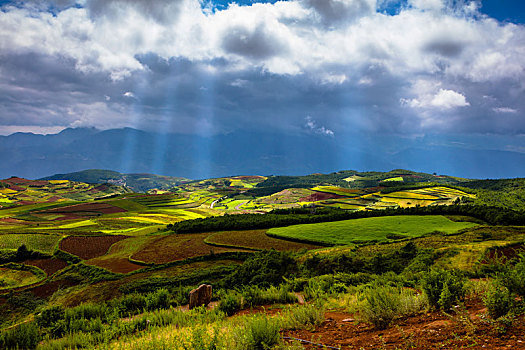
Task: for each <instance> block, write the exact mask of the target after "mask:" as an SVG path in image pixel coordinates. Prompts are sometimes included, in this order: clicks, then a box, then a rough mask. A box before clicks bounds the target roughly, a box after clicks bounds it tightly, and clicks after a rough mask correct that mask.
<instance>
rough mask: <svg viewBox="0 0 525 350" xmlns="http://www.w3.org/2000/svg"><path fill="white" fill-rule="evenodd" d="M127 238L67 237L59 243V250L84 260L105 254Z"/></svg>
mask: <svg viewBox="0 0 525 350" xmlns="http://www.w3.org/2000/svg"><path fill="white" fill-rule="evenodd" d="M125 238H128V236H69V237H66V238H64V239H63V240H61V241H60V249H61V250H63V251H65V252H68V253H71V254H74V255H76V256H78V257H80V258H82V259H84V260H88V259H93V258H96V257H97V256H101V255H104V254H106V252H107V251H108V249H109V247H111V245H113V243H116V242H118V241H120V240H123V239H125Z"/></svg>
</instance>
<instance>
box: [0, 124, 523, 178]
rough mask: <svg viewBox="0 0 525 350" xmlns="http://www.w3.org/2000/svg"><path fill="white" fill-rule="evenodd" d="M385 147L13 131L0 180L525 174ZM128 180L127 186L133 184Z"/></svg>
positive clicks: (492, 163) (253, 137) (516, 163)
mask: <svg viewBox="0 0 525 350" xmlns="http://www.w3.org/2000/svg"><path fill="white" fill-rule="evenodd" d="M388 142H389V145H387V144H386V141H385V140H382V139H381V138H377V137H375V138H367V137H366V136H363V135H359V134H356V135H353V136H346V137H341V136H335V137H326V136H322V135H312V134H306V133H297V134H295V135H288V134H286V135H285V134H269V133H254V132H252V133H247V132H236V133H231V134H222V135H215V136H210V137H203V136H195V135H178V134H177V135H174V134H159V133H153V132H146V131H141V130H136V129H131V128H124V129H111V130H104V131H100V130H97V129H93V128H76V129H65V130H63V131H62V132H60V133H58V134H53V135H36V134H32V133H15V134H12V135H9V136H0V159H1V165H0V178H7V177H10V176H14V175H16V176H20V177H25V178H32V179H35V178H42V177H44V176H50V175H52V174H66V173H70V172H77V171H82V170H85V169H112V170H115V171H118V172H122V173H127V174H130V173H133V174H137V173H154V174H166V175H172V176H177V177H184V178H190V179H203V178H212V177H220V176H231V175H243V174H259V175H271V174H275V175H303V174H311V173H317V172H322V173H329V172H333V171H338V170H341V169H355V170H360V171H364V170H376V171H388V170H391V169H397V168H404V169H411V170H415V171H421V172H427V173H438V174H447V175H454V176H460V177H468V178H512V177H523V176H524V175H525V154H523V153H518V152H511V151H497V150H480V149H472V148H462V147H454V146H451V145H450V144H446V145H443V146H441V145H439V144H436V143H435V142H425V140H423V141H413V140H407V139H402V138H397V139H393V140H392V139H391V140H388ZM392 145H394V146H395V147H392ZM121 175H122V174H121ZM127 176H128V177H126V179H127V180H126V182H127V181H130V177H129V175H127ZM82 181H85V179H82Z"/></svg>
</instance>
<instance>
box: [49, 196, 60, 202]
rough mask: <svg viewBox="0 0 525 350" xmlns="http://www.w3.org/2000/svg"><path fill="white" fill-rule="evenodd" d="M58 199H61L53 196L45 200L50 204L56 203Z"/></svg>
mask: <svg viewBox="0 0 525 350" xmlns="http://www.w3.org/2000/svg"><path fill="white" fill-rule="evenodd" d="M59 199H62V198H61V197H58V196H53V197H49V198H48V199H47V201H48V202H50V203H52V202H56V201H58V200H59Z"/></svg>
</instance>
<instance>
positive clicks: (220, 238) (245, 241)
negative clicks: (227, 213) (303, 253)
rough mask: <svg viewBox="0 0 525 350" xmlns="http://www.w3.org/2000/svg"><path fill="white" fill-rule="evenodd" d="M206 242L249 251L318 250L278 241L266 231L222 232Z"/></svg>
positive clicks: (315, 247)
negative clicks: (271, 249)
mask: <svg viewBox="0 0 525 350" xmlns="http://www.w3.org/2000/svg"><path fill="white" fill-rule="evenodd" d="M205 242H206V243H208V244H212V245H217V246H225V247H233V248H247V249H255V250H262V249H270V248H273V249H276V250H301V249H317V248H320V246H318V245H315V244H308V243H300V242H292V241H285V240H282V239H276V238H274V237H270V236H267V235H266V230H247V231H222V232H215V233H212V234H210V235H209V236H208V237H207V238H206V239H205Z"/></svg>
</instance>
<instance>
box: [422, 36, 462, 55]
mask: <svg viewBox="0 0 525 350" xmlns="http://www.w3.org/2000/svg"><path fill="white" fill-rule="evenodd" d="M464 48H465V44H464V43H461V42H458V41H455V40H453V39H438V40H433V41H431V42H429V43H427V44H426V45H425V47H424V50H425V51H427V52H433V53H437V54H439V55H441V56H446V57H457V56H459V55H460V54H461V53H462V52H463V50H464Z"/></svg>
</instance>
